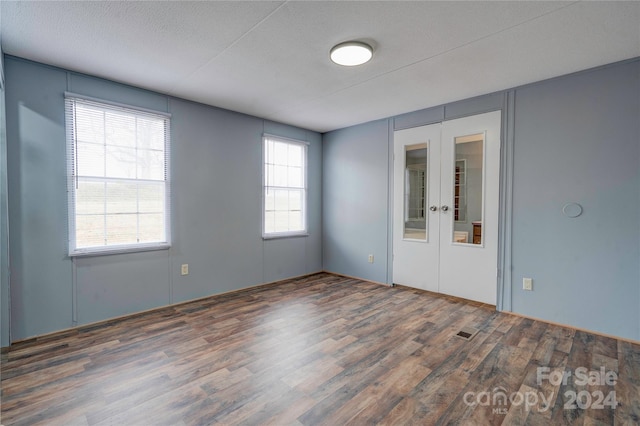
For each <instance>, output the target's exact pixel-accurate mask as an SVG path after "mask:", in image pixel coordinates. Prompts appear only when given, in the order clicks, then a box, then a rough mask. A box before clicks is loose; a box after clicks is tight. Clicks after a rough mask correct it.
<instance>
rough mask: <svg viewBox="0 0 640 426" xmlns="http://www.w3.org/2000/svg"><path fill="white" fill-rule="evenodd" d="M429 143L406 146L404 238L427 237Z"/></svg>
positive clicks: (424, 238) (420, 238) (422, 238)
mask: <svg viewBox="0 0 640 426" xmlns="http://www.w3.org/2000/svg"><path fill="white" fill-rule="evenodd" d="M426 210H427V144H418V145H408V146H406V147H405V173H404V238H408V239H413V240H426V239H427V212H426Z"/></svg>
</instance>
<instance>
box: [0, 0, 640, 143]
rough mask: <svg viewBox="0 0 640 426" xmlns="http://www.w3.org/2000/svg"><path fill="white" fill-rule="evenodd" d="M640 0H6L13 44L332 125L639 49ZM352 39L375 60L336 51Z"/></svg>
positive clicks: (77, 64) (7, 33) (63, 61)
mask: <svg viewBox="0 0 640 426" xmlns="http://www.w3.org/2000/svg"><path fill="white" fill-rule="evenodd" d="M639 23H640V2H638V1H626V2H612V1H606V2H594V1H580V2H566V1H551V2H545V1H505V2H498V1H495V2H493V1H490V2H483V1H472V2H465V1H444V2H431V1H410V2H404V1H386V2H385V1H377V2H368V1H355V2H348V1H289V2H280V1H278V2H270V1H257V2H245V1H232V2H221V1H204V2H202V1H200V2H186V1H180V2H178V1H173V2H159V1H158V2H155V1H146V2H118V1H109V2H83V1H79V2H78V1H73V2H71V1H68V2H34V1H28V2H13V1H6V0H3V1H1V2H0V24H1V26H0V31H1V36H2V49H3V51H4V52H5V53H7V54H10V55H15V56H19V57H23V58H27V59H31V60H34V61H38V62H43V63H46V64H50V65H55V66H60V67H63V68H67V69H70V70H74V71H79V72H84V73H88V74H93V75H97V76H100V77H105V78H108V79H111V80H115V81H118V82H123V83H128V84H132V85H135V86H139V87H143V88H147V89H151V90H154V91H157V92H161V93H166V94H170V95H173V96H178V97H181V98H186V99H190V100H194V101H198V102H202V103H205V104H209V105H215V106H218V107H223V108H227V109H231V110H234V111H240V112H244V113H247V114H252V115H256V116H259V117H264V118H268V119H272V120H275V121H281V122H284V123H289V124H293V125H297V126H300V127H304V128H308V129H313V130H317V131H320V132H325V131H329V130H333V129H337V128H342V127H346V126H350V125H353V124H357V123H362V122H366V121H370V120H374V119H379V118H384V117H389V116H392V115H397V114H400V113H404V112H409V111H414V110H417V109H422V108H427V107H430V106H434V105H440V104H443V103H447V102H451V101H455V100H460V99H464V98H468V97H472V96H476V95H481V94H484V93H489V92H493V91H497V90H502V89H507V88H510V87H514V86H519V85H522V84H526V83H530V82H534V81H538V80H542V79H545V78H550V77H554V76H558V75H563V74H567V73H571V72H574V71H579V70H583V69H586V68H590V67H594V66H598V65H603V64H607V63H611V62H615V61H619V60H623V59H628V58H633V57H637V56H640V24H639ZM346 40H363V41H367V42H368V43H370V44H371V45H373V46H374V47H375V54H374V58H373V60H372V61H371V62H369V63H368V64H366V65H364V66H361V67H355V68H347V67H340V66H338V65H335V64H333V63H331V62H330V61H329V59H328V56H329V49H331V47H332V46H333V45H335V44H337V43H339V42H342V41H346Z"/></svg>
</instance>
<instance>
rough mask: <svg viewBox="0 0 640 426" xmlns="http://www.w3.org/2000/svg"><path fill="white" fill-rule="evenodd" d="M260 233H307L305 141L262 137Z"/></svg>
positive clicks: (273, 236) (267, 235)
mask: <svg viewBox="0 0 640 426" xmlns="http://www.w3.org/2000/svg"><path fill="white" fill-rule="evenodd" d="M263 163H264V169H263V178H262V182H263V184H262V185H263V191H262V201H263V203H262V205H263V208H262V216H263V219H262V236H263V237H264V238H277V237H288V236H296V235H306V234H307V143H306V142H301V141H293V140H289V139H283V138H278V137H273V136H267V135H265V136H264V138H263Z"/></svg>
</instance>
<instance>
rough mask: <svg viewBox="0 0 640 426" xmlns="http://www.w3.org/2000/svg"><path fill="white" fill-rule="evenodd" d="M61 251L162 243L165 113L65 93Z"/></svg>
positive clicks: (165, 235)
mask: <svg viewBox="0 0 640 426" xmlns="http://www.w3.org/2000/svg"><path fill="white" fill-rule="evenodd" d="M65 108H66V121H67V153H68V155H67V169H68V197H69V254H70V255H71V256H80V255H86V254H98V253H113V252H126V251H140V250H152V249H158V248H166V247H168V246H169V241H170V236H169V167H168V165H169V155H168V153H169V116H168V115H166V114H162V113H153V112H148V111H144V110H138V109H132V108H128V107H123V106H118V105H113V104H108V103H102V102H97V101H94V100H89V99H84V98H81V97H76V96H73V95H70V94H68V95H67V96H66V99H65Z"/></svg>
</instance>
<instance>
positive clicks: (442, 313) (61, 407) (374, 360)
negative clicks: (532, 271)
mask: <svg viewBox="0 0 640 426" xmlns="http://www.w3.org/2000/svg"><path fill="white" fill-rule="evenodd" d="M463 327H475V328H477V329H479V332H478V333H477V334H476V335H475V336H474V337H473V338H472V339H471V340H468V341H467V340H464V339H461V338H459V337H456V336H455V334H456V333H457V331H458V330H460V329H461V328H463ZM1 367H2V369H1V378H2V381H1V385H2V390H1V400H0V402H1V405H2V407H1V418H0V422H1V423H2V424H3V425H33V424H46V425H56V424H58V425H67V424H74V425H111V424H132V425H146V424H149V425H162V424H181V425H203V424H247V425H254V424H268V425H287V424H292V425H331V426H333V425H342V424H354V425H360V424H387V425H412V424H420V425H435V424H468V425H484V424H489V425H546V424H570V425H607V424H620V425H637V424H638V423H639V422H640V345H637V344H633V343H629V342H626V341H620V340H616V339H613V338H607V337H602V336H598V335H594V334H590V333H586V332H584V331H575V330H572V329H568V328H563V327H559V326H555V325H550V324H546V323H543V322H539V321H534V320H530V319H526V318H521V317H517V316H513V315H508V314H501V313H498V312H496V311H495V310H494V309H493V308H492V307H490V306H487V305H483V304H480V303H475V302H470V301H464V300H461V299H456V298H452V297H447V296H442V295H437V294H433V293H429V292H424V291H420V290H415V289H410V288H406V287H392V288H389V287H385V286H381V285H378V284H372V283H368V282H365V281H361V280H356V279H352V278H345V277H340V276H336V275H332V274H326V273H321V274H315V275H311V276H308V277H303V278H299V279H292V280H285V281H282V282H280V283H277V284H273V285H267V286H261V287H256V288H251V289H247V290H241V291H238V292H234V293H228V294H224V295H219V296H213V297H209V298H206V299H202V300H198V301H194V302H189V303H185V304H182V305H177V306H172V307H167V308H162V309H158V310H155V311H152V312H147V313H143V314H136V315H132V316H130V317H127V318H122V319H116V320H111V321H106V322H103V323H100V324H94V325H90V326H86V327H79V328H77V329H74V330H69V331H65V332H62V333H57V334H53V335H48V336H43V337H40V338H36V339H31V340H29V341H25V342H20V343H18V344H15V345H13V346H11V347H10V348H9V349H8V350H7V351H5V352H4V353H3V354H2V366H1ZM579 368H584V369H585V371H587V372H588V373H589V374H595V373H600V372H602V371H606V372H613V373H615V374H616V375H617V378H616V381H615V383H614V384H601V383H595V382H590V383H582V382H583V380H582V381H581V380H580V379H581V378H580V377H579V376H578V375H577V374H576V372H577V370H578V369H579ZM541 371H545V372H546V374H548V375H551V376H553V377H554V378H557V377H562V375H563V374H564V375H568V377H567V379H566V380H564V381H555V380H552V379H550V378H549V377H548V376H545V377H544V378H543V379H540V372H541ZM594 380H595V379H594ZM572 392H575V393H576V394H577V395H581V396H580V397H579V398H578V399H577V400H576V399H575V398H573V400H574V401H573V402H576V403H578V404H577V408H570V406H571V403H572ZM600 393H602V394H603V395H604V396H613V397H615V402H616V406H615V409H614V408H612V407H611V404H608V405H605V406H604V408H602V407H596V406H594V405H595V403H596V400H597V398H598V395H599V394H600ZM608 401H609V402H611V401H612V399H611V398H610V399H609V400H608Z"/></svg>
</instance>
